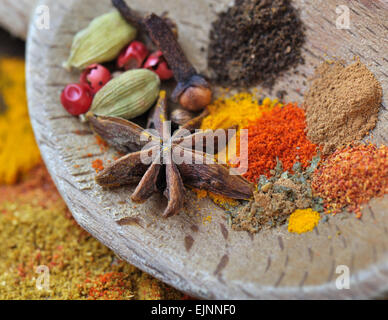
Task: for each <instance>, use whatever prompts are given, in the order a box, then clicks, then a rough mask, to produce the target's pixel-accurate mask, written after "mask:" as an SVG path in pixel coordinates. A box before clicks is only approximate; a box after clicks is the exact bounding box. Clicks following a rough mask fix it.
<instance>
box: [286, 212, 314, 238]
mask: <svg viewBox="0 0 388 320" xmlns="http://www.w3.org/2000/svg"><path fill="white" fill-rule="evenodd" d="M320 219H321V216H320V214H319V212H317V211H314V210H313V209H311V208H309V209H298V210H295V211H294V212H293V213H292V214H291V216H290V220H289V222H288V232H296V233H299V234H301V233H304V232H308V231H312V230H313V229H314V228H315V227H316V226H317V225H318V222H319V220H320Z"/></svg>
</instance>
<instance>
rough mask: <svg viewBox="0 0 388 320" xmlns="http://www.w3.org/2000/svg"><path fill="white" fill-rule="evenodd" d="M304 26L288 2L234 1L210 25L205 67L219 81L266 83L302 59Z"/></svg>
mask: <svg viewBox="0 0 388 320" xmlns="http://www.w3.org/2000/svg"><path fill="white" fill-rule="evenodd" d="M304 39H305V38H304V27H303V25H302V22H301V20H300V18H299V14H298V12H297V11H296V10H295V9H294V8H293V7H292V5H291V1H290V0H236V1H235V4H234V6H232V7H230V8H229V9H228V10H227V11H226V12H223V13H220V14H219V16H218V19H217V20H216V21H215V22H214V23H213V24H212V29H211V31H210V44H209V50H208V66H209V68H210V70H211V72H212V78H214V80H215V81H216V82H217V83H218V84H221V85H224V86H228V87H229V86H234V87H250V86H253V85H254V84H257V83H259V82H260V83H261V84H262V85H264V86H268V87H271V86H272V85H273V84H274V82H275V80H276V79H277V78H278V77H279V75H280V74H281V73H282V72H284V71H286V70H288V69H289V68H291V67H293V66H295V65H297V64H298V63H300V62H303V59H302V58H301V47H302V45H303V43H304Z"/></svg>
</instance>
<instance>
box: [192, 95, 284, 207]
mask: <svg viewBox="0 0 388 320" xmlns="http://www.w3.org/2000/svg"><path fill="white" fill-rule="evenodd" d="M275 106H282V104H281V103H280V102H279V101H278V100H277V99H275V100H271V99H270V98H265V99H263V101H262V102H261V103H260V101H259V100H258V99H257V97H256V96H255V95H254V94H252V93H250V92H240V93H237V94H235V95H233V96H231V97H228V98H227V97H221V98H219V99H217V100H216V101H214V102H213V104H211V105H209V106H208V107H207V108H208V111H209V113H210V114H209V115H208V116H207V117H206V118H205V119H203V121H202V124H201V129H202V130H206V129H211V130H217V129H228V128H230V127H233V126H236V125H237V130H240V129H243V128H244V127H246V126H248V125H249V123H250V122H252V121H254V120H256V119H258V118H260V117H261V116H262V115H263V113H264V112H266V111H270V110H272V109H273V108H274V107H275ZM239 141H240V135H239V131H237V135H236V140H235V142H236V144H237V146H234V145H233V146H231V147H232V150H233V148H234V150H237V148H238V144H239ZM231 143H233V142H231ZM227 155H228V150H227V148H226V150H222V151H221V152H220V154H219V156H220V158H221V159H227ZM223 157H225V158H223ZM194 191H195V192H196V194H197V197H198V198H199V199H201V198H205V197H206V196H208V197H209V198H210V199H212V200H213V202H214V203H215V204H217V205H219V206H220V207H222V208H226V209H227V208H228V206H229V207H235V206H237V205H238V204H239V202H238V201H237V200H234V199H230V198H227V197H224V196H220V195H217V194H214V193H211V192H207V191H205V190H198V189H196V190H194Z"/></svg>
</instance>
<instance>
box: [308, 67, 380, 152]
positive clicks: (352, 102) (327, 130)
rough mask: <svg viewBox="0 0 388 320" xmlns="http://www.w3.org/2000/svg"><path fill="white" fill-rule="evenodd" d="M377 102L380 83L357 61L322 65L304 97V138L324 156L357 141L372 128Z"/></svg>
mask: <svg viewBox="0 0 388 320" xmlns="http://www.w3.org/2000/svg"><path fill="white" fill-rule="evenodd" d="M381 99H382V88H381V85H380V83H379V82H378V81H377V79H376V78H375V76H374V75H373V74H372V72H370V71H369V69H368V68H367V67H366V66H365V65H364V64H363V63H361V62H360V61H359V60H357V61H356V62H354V63H352V64H350V65H348V66H345V65H344V64H343V63H342V62H338V61H337V62H334V63H330V62H324V63H323V64H321V65H320V66H319V67H318V68H317V69H316V72H315V75H314V78H313V80H312V83H311V86H310V89H309V91H308V92H307V93H306V95H305V101H304V108H305V110H306V122H307V137H308V138H309V139H310V140H311V141H312V142H314V143H315V144H319V145H323V146H324V148H323V153H324V154H328V153H331V152H333V151H334V150H335V149H337V148H339V147H341V146H344V145H346V144H348V143H351V142H354V141H357V140H361V139H362V138H364V136H365V135H366V134H368V132H369V131H370V130H372V129H373V128H374V127H375V125H376V121H377V114H378V112H379V107H380V104H381Z"/></svg>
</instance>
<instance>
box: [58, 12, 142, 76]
mask: <svg viewBox="0 0 388 320" xmlns="http://www.w3.org/2000/svg"><path fill="white" fill-rule="evenodd" d="M136 34H137V30H136V29H135V28H134V27H132V26H131V25H129V24H128V23H127V22H126V21H125V20H124V19H123V18H122V16H121V14H120V13H119V12H118V11H117V10H114V11H112V12H109V13H106V14H104V15H102V16H99V17H97V18H95V19H93V21H92V22H91V23H90V24H89V26H88V27H87V28H86V29H83V30H81V31H80V32H78V33H77V34H76V35H75V37H74V39H73V44H72V47H71V52H70V57H69V59H68V60H67V61H66V62H65V63H64V65H63V66H64V68H66V69H68V70H70V69H71V68H72V67H74V68H76V69H84V68H86V67H87V66H89V65H90V64H92V63H102V62H107V61H111V60H113V59H115V58H116V57H117V56H118V55H119V53H120V51H121V50H122V49H123V48H124V47H125V46H126V45H127V44H128V43H129V42H131V41H132V40H133V39H135V38H136Z"/></svg>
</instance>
